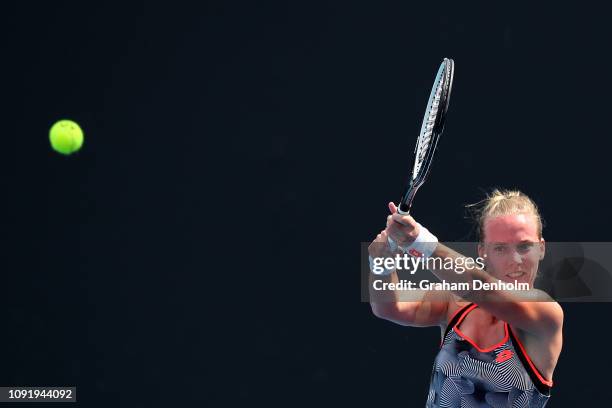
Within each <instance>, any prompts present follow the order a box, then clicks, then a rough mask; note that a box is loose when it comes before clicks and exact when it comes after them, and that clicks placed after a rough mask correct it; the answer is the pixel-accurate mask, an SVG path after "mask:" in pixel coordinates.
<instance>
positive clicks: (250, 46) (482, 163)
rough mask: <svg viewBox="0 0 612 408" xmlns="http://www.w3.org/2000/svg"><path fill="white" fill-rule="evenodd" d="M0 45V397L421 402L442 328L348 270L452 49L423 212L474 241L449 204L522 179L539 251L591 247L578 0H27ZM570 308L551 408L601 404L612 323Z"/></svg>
mask: <svg viewBox="0 0 612 408" xmlns="http://www.w3.org/2000/svg"><path fill="white" fill-rule="evenodd" d="M602 7H603V6H602ZM1 26H2V29H1V30H2V35H1V44H2V50H3V58H2V60H3V62H2V69H3V70H4V76H3V78H4V80H5V84H4V86H3V88H4V89H3V99H4V105H5V108H4V109H3V114H4V115H3V117H4V119H3V122H4V128H3V129H4V131H3V135H2V137H3V140H4V141H5V142H4V143H5V145H4V146H5V150H4V155H3V159H2V160H1V161H0V163H1V166H2V167H1V174H2V176H1V177H2V178H1V180H2V186H3V191H4V200H3V201H4V204H5V206H6V208H5V210H4V211H3V214H4V217H3V219H4V221H3V225H2V227H3V230H4V234H3V235H4V237H5V244H4V245H3V251H2V252H3V256H2V259H3V261H4V262H3V266H4V267H3V268H2V269H3V276H4V280H3V281H4V284H5V290H4V291H3V293H4V296H3V302H2V304H3V308H2V314H1V315H2V321H3V323H4V324H3V325H2V327H3V330H2V336H0V339H1V342H0V345H1V348H0V350H1V354H0V356H1V358H2V365H1V366H2V368H1V369H0V383H1V385H41V386H53V385H58V386H59V385H76V386H77V388H78V398H79V401H80V402H79V404H80V405H82V406H91V407H94V406H96V407H97V406H99V407H107V406H129V407H138V406H142V407H145V406H146V407H153V406H196V405H197V406H211V407H212V406H245V405H247V404H248V405H253V404H257V405H259V404H265V405H266V406H314V405H316V406H348V405H350V406H364V407H371V406H391V405H395V406H407V407H412V406H422V405H423V404H424V401H425V397H426V389H427V385H428V381H429V374H430V370H431V363H432V361H433V357H434V355H435V353H436V348H437V344H438V341H439V331H438V330H437V329H435V328H432V329H420V330H419V329H411V328H404V327H400V326H395V325H393V324H391V323H388V322H385V321H382V320H378V319H376V318H375V317H374V316H373V315H372V314H371V312H370V309H369V306H368V305H367V304H363V303H360V302H359V294H360V288H359V269H360V253H359V251H360V242H365V241H369V240H371V239H372V238H373V237H374V236H375V235H376V233H378V231H379V230H380V229H381V228H382V227H383V226H384V222H385V217H386V212H387V210H386V203H387V202H388V201H389V200H397V199H398V198H399V194H400V193H401V190H402V183H403V182H404V180H405V177H406V174H407V167H408V165H409V163H410V154H411V152H412V150H413V147H414V139H415V136H416V135H417V133H418V130H419V127H420V122H421V118H422V114H423V108H424V104H425V101H426V99H427V96H428V92H429V87H430V86H431V82H432V79H433V75H434V73H435V70H436V68H437V65H438V64H439V62H440V61H441V59H442V58H443V57H452V58H454V59H455V62H456V73H455V85H454V89H453V96H452V104H451V107H450V110H449V114H448V121H447V128H446V132H445V134H444V136H443V138H442V140H441V142H440V145H439V151H438V153H437V157H436V161H435V162H434V165H433V171H432V174H431V177H430V179H429V181H428V182H427V184H426V185H425V186H424V187H423V188H422V190H421V191H420V192H419V195H418V196H417V200H416V202H415V205H414V207H413V214H414V215H415V217H416V218H417V219H418V220H419V221H420V222H421V223H423V224H425V225H427V227H428V228H429V229H430V230H431V231H433V232H434V233H435V234H436V235H438V236H439V237H440V238H441V239H443V240H445V241H453V240H467V239H473V238H474V236H473V230H472V227H471V224H470V222H469V220H467V219H466V218H465V211H464V210H463V205H464V204H466V203H469V202H475V201H477V200H479V199H481V198H482V195H483V192H484V191H486V190H488V189H490V188H492V187H495V186H498V187H506V188H519V189H522V190H523V191H525V192H526V193H527V194H529V195H531V196H532V197H533V198H534V199H535V200H536V201H537V203H538V204H539V205H540V206H541V209H542V212H543V215H544V218H545V221H546V224H547V226H546V228H545V231H544V233H545V237H546V238H547V239H548V240H549V241H609V240H610V237H609V227H608V226H609V225H610V212H609V208H610V204H611V202H612V200H611V199H612V194H611V193H610V191H609V182H608V174H609V171H608V169H607V166H606V165H607V163H608V161H609V147H610V146H609V142H608V139H609V135H608V133H609V126H608V116H609V114H608V108H609V96H608V95H609V93H610V80H609V75H608V71H609V65H610V62H611V61H610V57H609V55H608V54H609V43H610V31H609V22H608V21H607V14H606V12H605V10H604V9H603V8H601V9H600V8H598V6H596V5H589V4H587V3H586V2H579V3H575V4H573V5H571V4H559V3H552V2H551V3H550V4H547V5H537V4H530V5H520V4H518V3H514V2H513V3H497V4H493V3H490V2H477V3H473V4H470V5H468V4H464V2H449V3H443V2H427V3H410V2H354V1H350V2H349V1H345V2H338V1H333V2H313V1H309V2H286V3H282V2H263V1H242V2H235V1H222V2H214V3H213V2H200V3H199V4H197V5H194V4H192V5H189V6H186V5H182V4H180V3H178V2H172V3H165V4H162V3H157V2H144V1H141V2H132V3H130V4H129V5H126V4H121V5H119V4H117V5H110V4H107V3H105V2H96V3H93V2H74V3H67V2H53V3H49V4H47V3H42V2H41V3H40V4H36V3H19V4H13V5H7V6H5V10H4V11H3V13H2V25H1ZM62 118H70V119H73V120H76V121H77V122H79V123H80V124H81V125H82V127H83V128H84V131H85V134H86V137H85V145H84V147H83V149H82V151H80V152H79V153H78V154H75V155H74V156H72V157H62V156H60V155H58V154H56V153H54V152H52V151H51V149H50V147H49V142H48V129H49V127H50V126H51V125H52V123H53V122H54V121H55V120H58V119H62ZM564 308H565V313H566V323H565V345H564V351H563V354H562V356H561V359H560V362H559V365H558V368H557V371H556V373H555V383H556V386H555V389H554V391H553V398H552V400H551V402H550V404H549V406H551V407H562V406H563V407H573V406H577V405H578V404H581V405H584V404H585V403H587V404H588V405H589V406H595V405H602V404H607V403H608V401H609V397H608V395H607V392H608V387H607V384H608V381H607V371H608V370H607V366H608V365H609V364H610V356H609V353H608V352H607V351H606V339H607V338H608V335H609V329H608V325H607V321H608V316H609V313H610V311H611V310H612V308H611V307H610V305H609V304H588V305H578V304H567V305H564ZM172 401H175V402H172ZM587 401H588V402H587Z"/></svg>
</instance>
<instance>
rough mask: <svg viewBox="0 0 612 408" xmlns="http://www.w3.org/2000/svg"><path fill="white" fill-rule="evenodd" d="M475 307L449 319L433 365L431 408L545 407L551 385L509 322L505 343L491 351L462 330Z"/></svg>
mask: <svg viewBox="0 0 612 408" xmlns="http://www.w3.org/2000/svg"><path fill="white" fill-rule="evenodd" d="M476 307H478V306H477V305H475V304H469V305H467V306H465V307H463V308H461V309H460V310H459V311H458V312H457V313H455V315H454V316H453V318H452V319H451V320H450V322H449V324H448V326H447V329H446V333H445V335H444V339H443V340H442V344H441V347H440V352H439V353H438V356H437V357H436V360H435V361H434V367H433V372H432V375H431V384H430V386H429V394H428V396H427V405H426V407H427V408H434V407H436V408H437V407H453V408H454V407H457V408H459V407H460V408H482V407H493V408H502V407H503V408H506V407H508V408H510V407H512V408H522V407H529V408H540V407H544V406H545V405H546V403H547V402H548V399H549V397H550V389H551V387H552V381H548V380H546V379H544V377H543V376H542V375H541V374H540V372H539V371H538V369H537V368H536V367H535V365H534V364H533V362H532V361H531V359H530V358H529V356H528V355H527V352H526V350H525V348H524V347H523V345H522V344H521V342H520V340H519V339H518V338H517V337H516V336H515V334H514V333H513V331H512V329H511V328H510V327H509V326H508V323H504V330H505V336H504V338H503V340H502V341H501V342H499V343H498V344H496V345H494V346H491V347H488V348H486V349H483V348H480V347H479V346H478V345H477V344H476V343H475V342H473V341H472V340H471V339H470V338H469V337H467V336H465V335H464V334H463V333H462V332H461V330H460V329H459V328H458V326H459V324H460V323H461V322H462V321H463V319H465V317H466V316H467V315H468V313H470V312H471V311H472V310H474V309H475V308H476Z"/></svg>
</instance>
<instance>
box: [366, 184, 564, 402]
mask: <svg viewBox="0 0 612 408" xmlns="http://www.w3.org/2000/svg"><path fill="white" fill-rule="evenodd" d="M480 204H481V206H480V208H479V211H478V227H479V228H478V230H479V235H480V237H479V238H480V241H479V244H478V254H479V256H480V257H481V258H482V259H483V260H484V265H485V267H484V268H479V267H477V266H473V267H468V268H465V272H463V273H458V272H456V271H454V270H452V269H442V268H441V269H432V272H433V273H434V274H435V275H436V276H437V277H438V278H439V279H440V280H441V281H446V282H451V283H471V284H473V283H474V282H475V281H481V282H484V283H495V282H497V283H499V282H500V281H501V282H512V283H517V282H518V283H527V284H529V285H530V287H531V288H532V287H533V286H532V285H533V283H534V280H535V278H536V275H537V272H538V265H539V262H540V260H542V259H543V257H544V252H545V242H544V238H543V237H542V221H541V218H540V214H539V211H538V208H537V207H536V205H535V204H534V202H533V201H532V200H531V199H530V198H529V197H527V196H526V195H524V194H523V193H521V192H518V191H499V190H495V191H493V193H492V194H490V195H489V196H488V197H487V198H486V199H485V200H484V201H483V202H481V203H480ZM389 210H390V212H391V215H390V216H389V217H388V218H387V227H386V229H385V230H384V231H382V232H381V233H380V234H378V236H377V237H376V239H375V240H374V241H373V243H372V244H371V245H370V247H369V253H370V256H371V257H373V258H375V257H389V256H395V255H396V254H397V253H398V252H399V251H404V253H409V254H412V256H425V257H430V258H442V259H445V260H447V259H452V260H455V261H456V260H458V259H459V258H463V260H464V261H465V257H463V256H462V255H461V254H459V253H457V252H455V251H453V250H451V249H450V248H448V247H446V246H444V245H442V244H440V243H438V242H437V238H436V237H435V236H434V235H433V234H431V233H430V232H429V231H428V230H427V229H426V228H424V227H423V226H421V225H420V224H419V223H417V222H416V221H415V220H414V219H413V218H412V217H411V216H409V215H401V214H398V213H397V208H396V206H395V205H394V204H393V203H389ZM394 249H395V250H394ZM389 272H390V273H389V274H388V275H387V276H379V277H377V278H376V279H378V278H380V279H383V280H385V281H387V282H398V277H397V274H396V272H395V271H389ZM492 286H495V285H492ZM470 287H471V286H470ZM474 287H476V286H474ZM370 289H371V288H370ZM371 290H372V289H371ZM422 295H423V296H422V298H420V301H411V302H402V301H399V300H398V299H399V298H398V297H395V295H394V298H393V300H392V301H385V302H380V301H379V302H375V301H372V302H371V306H372V311H373V312H374V314H375V315H376V316H378V317H380V318H383V319H387V320H390V321H393V322H395V323H398V324H402V325H407V326H415V327H426V326H439V327H440V328H441V333H442V342H441V346H440V351H439V353H438V355H437V357H436V359H435V362H434V366H433V372H432V375H431V384H430V388H429V394H428V397H427V403H426V406H427V407H543V406H545V405H546V402H547V401H548V399H549V396H550V390H551V387H552V385H553V382H552V375H553V371H554V369H555V366H556V364H557V359H558V358H559V354H560V352H561V346H562V325H563V311H562V309H561V307H560V306H559V304H558V303H556V302H554V301H552V299H550V298H549V297H548V296H547V295H546V294H545V293H543V292H541V291H538V290H535V289H530V290H528V291H516V290H514V291H511V290H503V289H492V290H474V289H468V290H466V289H465V288H463V289H462V290H461V291H459V290H457V291H453V290H451V291H449V292H443V293H442V294H441V293H440V292H438V291H436V293H435V295H434V294H433V291H423V293H422Z"/></svg>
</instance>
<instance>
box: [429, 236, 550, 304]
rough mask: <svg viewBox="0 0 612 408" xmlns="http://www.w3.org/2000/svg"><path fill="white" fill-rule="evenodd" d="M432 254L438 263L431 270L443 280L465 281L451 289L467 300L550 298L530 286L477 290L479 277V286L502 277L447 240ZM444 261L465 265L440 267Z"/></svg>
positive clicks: (512, 300)
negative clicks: (448, 244) (486, 268)
mask: <svg viewBox="0 0 612 408" xmlns="http://www.w3.org/2000/svg"><path fill="white" fill-rule="evenodd" d="M430 258H431V259H432V260H433V262H430V264H431V265H432V266H434V267H433V268H429V270H430V271H431V272H432V273H433V274H434V275H435V276H436V277H438V278H439V279H440V280H441V281H445V282H448V283H457V284H463V285H456V286H457V288H458V289H457V290H451V292H453V293H454V294H456V295H458V296H460V297H461V298H463V299H465V300H467V301H470V302H474V303H478V304H483V303H486V302H521V301H534V300H548V299H549V298H548V297H547V296H546V295H545V294H544V293H543V292H541V291H538V290H535V289H533V288H530V290H503V289H487V290H484V289H482V290H474V287H475V286H474V283H475V282H476V281H478V282H477V283H478V284H479V285H478V286H477V287H483V285H486V284H495V283H498V282H500V281H499V280H498V279H496V278H494V277H493V276H491V275H490V274H488V273H487V272H486V271H485V270H484V269H483V268H482V267H481V266H480V265H479V263H478V262H476V260H474V259H473V258H469V257H466V256H464V255H462V254H460V253H458V252H456V251H454V250H453V249H451V248H449V247H447V246H445V245H444V244H441V243H438V244H437V246H436V249H435V250H434V252H433V254H432V255H431V257H430ZM440 265H461V269H460V271H458V268H446V267H442V268H440V267H439V266H440ZM491 286H494V285H491ZM466 288H467V289H466Z"/></svg>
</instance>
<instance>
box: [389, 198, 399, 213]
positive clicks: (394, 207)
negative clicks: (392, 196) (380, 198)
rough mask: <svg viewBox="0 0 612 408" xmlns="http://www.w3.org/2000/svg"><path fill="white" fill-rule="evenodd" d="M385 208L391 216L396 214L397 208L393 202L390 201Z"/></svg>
mask: <svg viewBox="0 0 612 408" xmlns="http://www.w3.org/2000/svg"><path fill="white" fill-rule="evenodd" d="M387 206H388V207H389V211H391V214H395V213H396V212H397V206H396V205H395V204H394V203H393V201H390V202H389V204H387Z"/></svg>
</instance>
